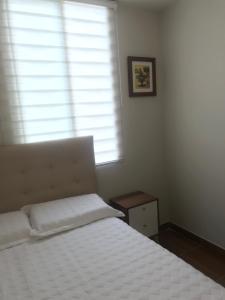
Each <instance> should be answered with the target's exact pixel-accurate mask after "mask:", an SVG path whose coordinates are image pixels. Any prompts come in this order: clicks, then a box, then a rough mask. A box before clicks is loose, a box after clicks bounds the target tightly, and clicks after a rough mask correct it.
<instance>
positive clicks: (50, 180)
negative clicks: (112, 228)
mask: <svg viewBox="0 0 225 300" xmlns="http://www.w3.org/2000/svg"><path fill="white" fill-rule="evenodd" d="M96 191H97V186H96V173H95V160H94V151H93V138H92V137H84V138H73V139H66V140H60V141H51V142H42V143H34V144H22V145H11V146H1V147H0V213H3V212H8V211H13V210H17V209H20V208H21V207H22V206H23V205H27V204H32V203H39V202H45V201H50V200H55V199H60V198H65V197H69V196H74V195H81V194H88V193H96Z"/></svg>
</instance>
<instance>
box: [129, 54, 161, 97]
mask: <svg viewBox="0 0 225 300" xmlns="http://www.w3.org/2000/svg"><path fill="white" fill-rule="evenodd" d="M127 63H128V85H129V96H130V97H142V96H156V60H155V58H148V57H136V56H128V58H127Z"/></svg>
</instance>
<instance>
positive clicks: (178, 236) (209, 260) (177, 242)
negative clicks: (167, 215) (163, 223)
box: [155, 228, 225, 287]
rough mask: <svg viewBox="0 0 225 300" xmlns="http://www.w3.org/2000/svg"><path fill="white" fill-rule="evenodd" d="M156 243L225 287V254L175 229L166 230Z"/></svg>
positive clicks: (157, 238)
mask: <svg viewBox="0 0 225 300" xmlns="http://www.w3.org/2000/svg"><path fill="white" fill-rule="evenodd" d="M155 241H156V242H158V243H159V244H160V245H162V246H163V247H164V248H166V249H168V250H169V251H171V252H173V253H174V254H176V255H177V256H179V257H180V258H182V259H183V260H185V261H186V262H187V263H189V264H190V265H192V266H193V267H194V268H196V269H198V270H200V271H201V272H202V273H204V274H205V275H207V276H208V277H210V278H212V279H213V280H215V281H217V282H218V283H220V284H221V285H223V286H224V287H225V254H224V253H222V252H220V251H217V250H216V249H211V248H208V247H206V246H205V245H203V244H202V243H201V242H199V241H196V240H193V239H191V238H190V237H187V236H185V235H184V234H183V233H181V232H177V231H175V230H174V229H170V228H168V229H165V230H163V231H161V232H160V233H159V235H158V236H156V237H155Z"/></svg>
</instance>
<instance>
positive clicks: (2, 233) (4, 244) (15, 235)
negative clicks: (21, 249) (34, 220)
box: [0, 211, 31, 250]
mask: <svg viewBox="0 0 225 300" xmlns="http://www.w3.org/2000/svg"><path fill="white" fill-rule="evenodd" d="M30 232H31V227H30V225H29V220H28V218H27V216H26V215H25V214H24V213H23V212H22V211H13V212H9V213H4V214H0V250H3V249H6V248H9V247H12V246H15V245H17V244H21V243H23V242H25V241H27V240H29V238H30Z"/></svg>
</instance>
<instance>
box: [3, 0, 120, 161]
mask: <svg viewBox="0 0 225 300" xmlns="http://www.w3.org/2000/svg"><path fill="white" fill-rule="evenodd" d="M5 15H6V20H7V24H6V30H7V43H8V46H9V47H8V49H11V51H10V56H9V57H8V60H9V62H10V65H11V72H9V74H8V76H9V77H10V78H11V92H13V93H12V94H13V95H14V101H13V103H12V104H11V105H12V107H11V111H12V112H13V114H12V121H13V122H14V128H15V136H16V138H17V140H18V141H19V142H21V143H31V142H38V141H46V140H53V139H62V138H69V137H73V136H86V135H93V136H94V147H95V159H96V162H97V163H103V162H110V161H116V160H118V159H119V158H120V142H119V136H120V134H119V127H120V126H119V123H120V122H119V88H118V86H119V83H118V67H117V51H116V38H115V29H114V17H113V16H114V12H113V9H111V8H109V7H106V6H99V5H90V4H85V3H78V2H74V1H58V0H35V1H32V0H23V1H21V0H9V1H7V4H6V7H5Z"/></svg>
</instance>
